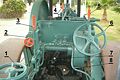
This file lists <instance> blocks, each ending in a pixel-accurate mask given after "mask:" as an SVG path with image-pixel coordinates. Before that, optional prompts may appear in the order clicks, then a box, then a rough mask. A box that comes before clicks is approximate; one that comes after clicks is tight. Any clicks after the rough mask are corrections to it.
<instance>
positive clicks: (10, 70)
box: [0, 63, 27, 80]
mask: <svg viewBox="0 0 120 80" xmlns="http://www.w3.org/2000/svg"><path fill="white" fill-rule="evenodd" d="M26 73H27V67H26V66H25V65H23V64H20V63H11V64H4V65H0V74H1V75H2V74H3V76H4V78H3V76H0V80H9V79H10V80H21V79H22V78H24V77H25V75H26Z"/></svg>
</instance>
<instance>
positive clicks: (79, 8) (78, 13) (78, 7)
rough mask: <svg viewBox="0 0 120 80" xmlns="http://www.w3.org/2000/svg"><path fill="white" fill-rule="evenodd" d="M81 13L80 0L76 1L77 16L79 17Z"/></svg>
mask: <svg viewBox="0 0 120 80" xmlns="http://www.w3.org/2000/svg"><path fill="white" fill-rule="evenodd" d="M80 12H81V0H77V16H78V17H80Z"/></svg>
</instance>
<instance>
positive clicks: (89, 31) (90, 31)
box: [88, 25, 92, 35]
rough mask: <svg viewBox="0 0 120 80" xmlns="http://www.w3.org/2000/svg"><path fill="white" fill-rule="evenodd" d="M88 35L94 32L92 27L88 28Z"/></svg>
mask: <svg viewBox="0 0 120 80" xmlns="http://www.w3.org/2000/svg"><path fill="white" fill-rule="evenodd" d="M88 33H89V34H90V35H91V33H92V30H91V25H89V26H88Z"/></svg>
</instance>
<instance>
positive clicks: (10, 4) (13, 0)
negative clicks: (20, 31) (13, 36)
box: [0, 0, 26, 18]
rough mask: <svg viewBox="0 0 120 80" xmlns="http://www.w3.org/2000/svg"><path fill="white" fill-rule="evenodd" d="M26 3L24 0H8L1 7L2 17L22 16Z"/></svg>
mask: <svg viewBox="0 0 120 80" xmlns="http://www.w3.org/2000/svg"><path fill="white" fill-rule="evenodd" d="M25 8H26V6H25V4H24V2H23V1H22V0H7V1H6V2H5V3H4V4H3V5H2V6H1V7H0V18H16V17H21V16H22V15H23V14H24V12H25Z"/></svg>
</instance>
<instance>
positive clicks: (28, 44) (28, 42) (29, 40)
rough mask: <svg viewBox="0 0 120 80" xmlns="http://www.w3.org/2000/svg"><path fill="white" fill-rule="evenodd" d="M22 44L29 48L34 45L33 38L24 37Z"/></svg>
mask: <svg viewBox="0 0 120 80" xmlns="http://www.w3.org/2000/svg"><path fill="white" fill-rule="evenodd" d="M24 45H25V46H26V47H29V48H30V47H32V46H33V45H34V40H33V39H32V38H26V39H25V40H24Z"/></svg>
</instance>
